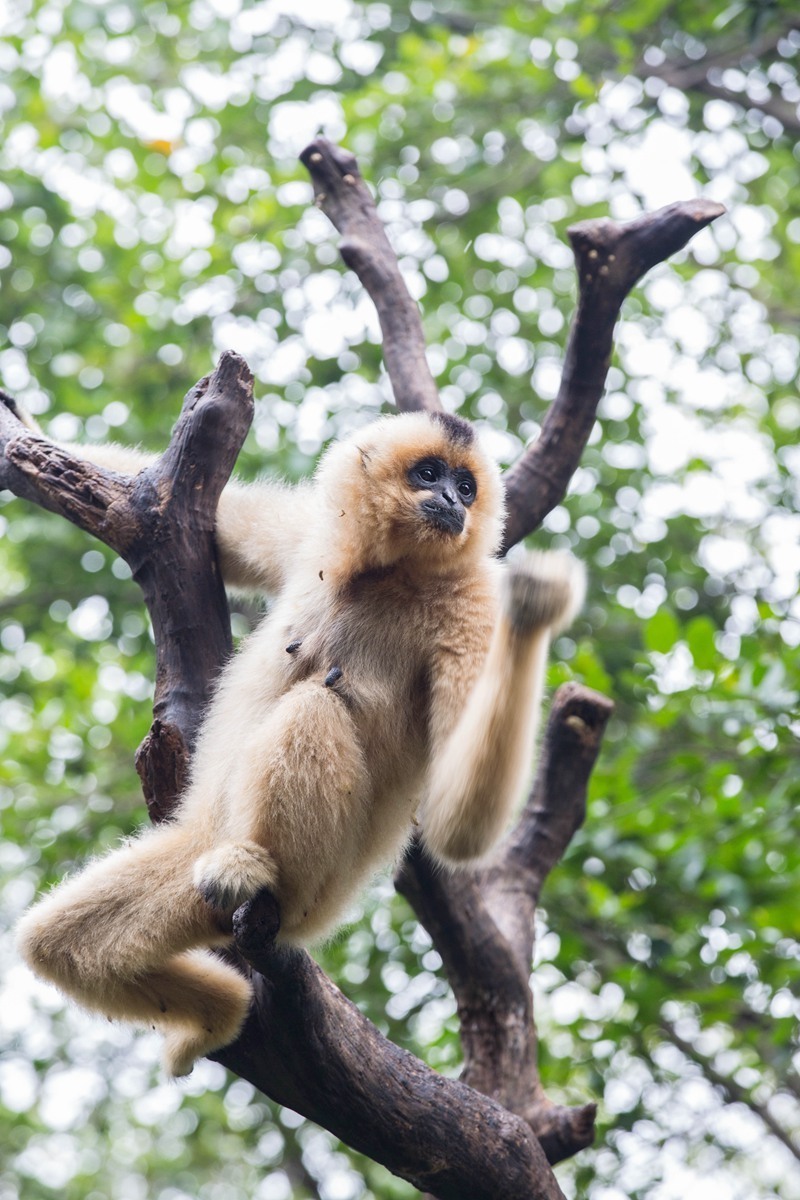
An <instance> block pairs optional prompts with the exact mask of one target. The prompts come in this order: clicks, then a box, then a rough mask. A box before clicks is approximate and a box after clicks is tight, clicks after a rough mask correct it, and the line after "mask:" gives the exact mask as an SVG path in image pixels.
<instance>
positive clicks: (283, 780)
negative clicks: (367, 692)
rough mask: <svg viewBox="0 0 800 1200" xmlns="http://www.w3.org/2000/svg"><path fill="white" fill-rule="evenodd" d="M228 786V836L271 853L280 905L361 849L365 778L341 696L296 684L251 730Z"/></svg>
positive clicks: (315, 886)
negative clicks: (303, 886)
mask: <svg viewBox="0 0 800 1200" xmlns="http://www.w3.org/2000/svg"><path fill="white" fill-rule="evenodd" d="M226 790H227V792H228V798H229V806H230V807H229V813H230V818H231V826H232V828H231V831H230V836H231V838H232V840H238V839H240V838H241V839H244V838H252V839H253V840H255V841H257V842H259V843H260V844H261V845H263V846H264V847H265V848H266V849H267V850H269V851H270V852H271V853H272V854H273V855H274V857H275V859H276V860H277V863H278V873H279V893H280V896H281V903H282V907H283V906H285V903H286V901H287V900H291V897H292V896H293V895H294V894H295V893H296V892H297V890H298V887H299V886H300V885H301V884H303V883H306V884H307V885H308V887H309V888H310V889H311V890H312V891H317V890H318V886H319V884H320V883H323V882H324V880H325V879H326V878H327V877H329V876H330V875H331V874H332V873H334V872H339V871H341V870H342V869H343V868H345V867H346V863H347V860H348V859H349V857H350V856H351V855H353V854H355V855H358V853H359V847H360V845H361V843H362V838H363V832H364V828H365V824H366V821H365V815H366V805H367V800H368V796H369V779H368V775H367V769H366V765H365V763H364V758H363V754H362V751H361V746H360V744H359V740H358V735H357V730H356V727H355V725H354V722H353V719H352V717H351V715H350V712H349V710H348V708H347V705H346V703H345V701H344V700H343V699H342V698H341V697H340V696H338V695H337V694H336V692H335V691H334V689H333V688H326V687H325V686H324V685H323V684H321V683H318V682H314V681H311V680H306V681H305V682H303V683H299V684H296V685H295V686H294V687H293V688H292V689H291V690H290V691H289V692H287V693H286V694H285V695H284V696H282V697H281V699H280V701H279V702H278V703H277V704H276V705H275V707H274V708H273V709H272V711H271V712H270V713H269V715H268V716H267V717H266V719H265V720H264V721H263V722H261V723H260V724H259V726H258V728H256V729H254V730H253V731H252V733H251V735H250V737H249V738H248V740H247V742H246V743H245V745H244V747H243V748H242V753H241V755H240V757H239V762H238V766H237V768H236V769H235V770H234V771H233V772H232V773H231V776H230V779H229V783H228V788H227V789H226ZM309 877H312V878H311V879H310V881H309ZM302 890H305V889H302ZM288 915H289V914H288V913H287V912H285V911H284V917H287V916H288Z"/></svg>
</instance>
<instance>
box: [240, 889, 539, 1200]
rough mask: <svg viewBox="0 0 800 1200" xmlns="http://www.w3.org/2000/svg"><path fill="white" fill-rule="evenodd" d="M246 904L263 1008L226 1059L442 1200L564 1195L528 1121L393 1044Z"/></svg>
mask: <svg viewBox="0 0 800 1200" xmlns="http://www.w3.org/2000/svg"><path fill="white" fill-rule="evenodd" d="M247 907H248V909H249V911H248V912H247V914H246V919H241V918H240V919H239V920H238V922H237V933H238V937H237V946H238V948H239V949H240V951H241V952H242V953H243V954H244V955H245V956H246V957H247V958H249V960H250V962H251V964H252V966H253V967H254V968H255V970H256V971H257V972H258V973H257V974H256V975H254V977H253V978H254V983H255V987H256V1004H255V1006H254V1008H253V1010H252V1012H251V1016H250V1019H249V1021H248V1024H247V1025H246V1027H245V1029H244V1031H243V1033H242V1035H241V1036H240V1038H239V1039H238V1041H237V1042H236V1043H234V1045H233V1046H229V1047H227V1048H226V1049H225V1050H223V1051H221V1052H220V1053H219V1054H218V1055H216V1057H217V1058H218V1059H219V1061H220V1062H223V1063H224V1064H225V1065H226V1066H228V1067H230V1069H231V1070H233V1071H235V1072H236V1073H237V1074H238V1075H241V1076H242V1078H244V1079H248V1080H249V1081H250V1082H251V1083H253V1084H254V1085H255V1086H256V1087H258V1088H260V1089H261V1090H262V1091H263V1092H265V1093H266V1094H267V1095H268V1096H271V1097H272V1098H273V1099H275V1100H277V1101H278V1102H279V1103H281V1104H285V1105H288V1106H289V1107H290V1108H293V1109H296V1110H297V1111H299V1112H301V1113H303V1115H304V1116H307V1117H309V1118H310V1119H311V1120H313V1121H317V1122H318V1123H319V1124H321V1125H323V1126H325V1128H326V1129H329V1130H330V1131H331V1132H332V1133H334V1134H335V1135H336V1136H337V1137H340V1138H341V1139H342V1140H343V1141H345V1142H346V1143H347V1144H348V1145H350V1146H352V1147H353V1148H354V1149H356V1150H359V1151H361V1152H362V1153H364V1154H367V1155H369V1157H370V1158H373V1159H375V1160H376V1161H377V1162H380V1163H383V1165H384V1166H386V1167H388V1169H389V1170H390V1171H393V1172H394V1174H396V1175H399V1176H401V1177H402V1178H403V1179H407V1180H409V1181H410V1182H411V1183H413V1184H414V1185H415V1186H416V1187H418V1188H420V1189H422V1190H427V1191H430V1192H432V1193H433V1194H434V1195H435V1196H437V1197H439V1198H440V1200H463V1198H464V1197H465V1196H469V1197H470V1200H497V1197H500V1196H502V1197H503V1198H504V1200H538V1198H540V1197H541V1198H542V1200H551V1198H552V1200H556V1198H559V1197H561V1196H562V1192H561V1189H560V1188H559V1186H558V1184H557V1183H556V1181H555V1178H554V1176H553V1175H552V1173H551V1171H550V1169H549V1167H548V1165H547V1160H546V1158H545V1156H544V1153H543V1151H542V1149H541V1147H540V1146H539V1143H538V1142H537V1140H536V1138H535V1137H534V1136H533V1135H532V1133H531V1131H530V1129H529V1127H528V1126H527V1125H526V1123H525V1122H524V1121H523V1120H520V1118H519V1117H517V1116H515V1115H513V1114H512V1113H510V1112H508V1111H507V1110H506V1109H505V1108H503V1107H502V1106H501V1105H500V1104H497V1103H496V1102H495V1101H493V1100H491V1099H489V1098H488V1097H487V1096H484V1095H481V1094H480V1093H478V1092H476V1091H474V1090H473V1089H472V1088H470V1087H467V1086H465V1085H464V1084H463V1083H460V1082H457V1081H455V1080H449V1079H445V1078H444V1077H442V1076H441V1075H438V1074H437V1073H436V1072H435V1071H432V1070H431V1069H430V1068H429V1067H426V1066H425V1065H424V1064H423V1063H421V1062H420V1061H419V1059H417V1058H415V1057H414V1056H413V1055H412V1054H409V1053H408V1052H407V1051H405V1050H401V1049H400V1048H398V1047H397V1046H395V1045H393V1044H392V1043H391V1042H389V1041H388V1040H387V1039H386V1038H385V1037H384V1036H383V1035H382V1034H381V1033H379V1032H378V1030H377V1029H376V1028H375V1026H374V1025H373V1024H372V1023H371V1022H370V1021H368V1020H367V1018H366V1017H364V1016H363V1014H362V1013H360V1012H359V1010H358V1009H357V1008H356V1007H355V1005H353V1004H351V1003H350V1002H349V1001H348V1000H346V999H345V998H344V996H342V994H341V992H339V991H338V989H337V988H335V987H334V985H333V984H332V983H331V981H330V980H329V979H328V978H327V977H326V976H325V975H324V974H323V972H322V971H321V970H320V968H319V967H318V966H317V965H316V964H315V963H314V962H313V961H312V960H311V959H310V958H309V956H308V955H307V954H305V953H304V952H303V951H299V950H295V949H291V948H288V947H281V948H279V949H275V947H274V945H273V944H272V942H271V938H272V937H273V936H274V933H275V930H276V928H277V913H276V911H275V906H274V900H273V899H272V898H271V897H270V896H268V895H267V894H266V893H264V894H262V897H261V898H260V899H258V900H256V901H253V902H251V904H250V905H249V906H247Z"/></svg>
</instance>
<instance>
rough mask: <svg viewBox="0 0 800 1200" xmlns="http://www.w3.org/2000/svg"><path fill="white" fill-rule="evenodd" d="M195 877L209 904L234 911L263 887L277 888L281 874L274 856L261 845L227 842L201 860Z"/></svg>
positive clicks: (196, 864) (195, 870)
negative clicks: (279, 874) (276, 884)
mask: <svg viewBox="0 0 800 1200" xmlns="http://www.w3.org/2000/svg"><path fill="white" fill-rule="evenodd" d="M193 878H194V885H195V887H196V888H197V890H198V891H199V892H200V895H201V896H202V897H203V899H204V900H205V901H206V903H207V904H210V905H211V906H212V908H218V909H221V910H222V911H223V912H233V911H234V909H237V908H239V907H240V905H242V904H244V903H245V901H246V900H251V899H252V898H253V896H255V895H256V894H257V893H258V892H260V891H261V889H262V888H274V886H275V883H276V881H277V878H278V872H277V868H276V865H275V860H274V859H273V857H272V855H271V854H270V853H269V851H268V850H264V849H263V847H262V846H259V845H257V844H256V843H255V842H228V843H226V844H224V845H222V846H217V848H216V849H215V850H210V851H209V852H208V854H204V855H202V857H201V858H198V860H197V862H196V863H195V864H194V873H193Z"/></svg>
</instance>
